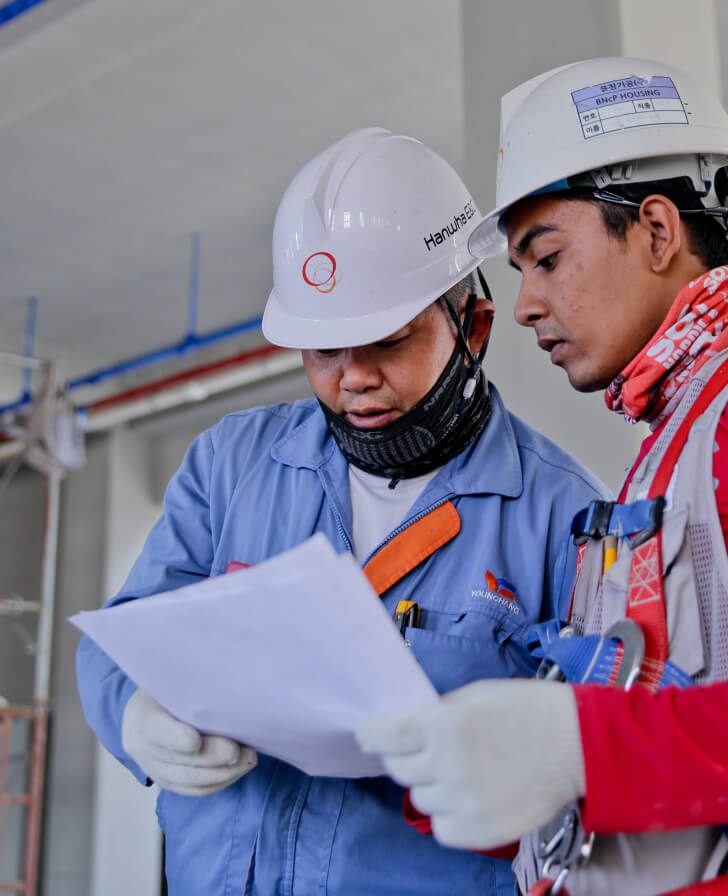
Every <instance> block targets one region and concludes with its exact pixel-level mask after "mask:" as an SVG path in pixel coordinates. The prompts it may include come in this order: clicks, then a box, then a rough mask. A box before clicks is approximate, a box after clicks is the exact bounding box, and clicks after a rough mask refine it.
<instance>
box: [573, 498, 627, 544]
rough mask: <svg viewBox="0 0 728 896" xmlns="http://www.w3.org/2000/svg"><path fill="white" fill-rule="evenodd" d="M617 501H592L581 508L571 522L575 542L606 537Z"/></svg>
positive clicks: (580, 542) (581, 542)
mask: <svg viewBox="0 0 728 896" xmlns="http://www.w3.org/2000/svg"><path fill="white" fill-rule="evenodd" d="M616 503H617V502H616V501H592V502H591V503H590V504H589V506H588V507H585V508H584V510H580V511H579V513H577V514H576V516H575V517H574V520H573V522H572V524H571V534H572V535H573V537H574V544H576V545H580V544H584V542H586V541H589V539H590V538H604V537H605V536H606V535H609V522H610V520H611V518H612V510H613V509H614V505H615V504H616Z"/></svg>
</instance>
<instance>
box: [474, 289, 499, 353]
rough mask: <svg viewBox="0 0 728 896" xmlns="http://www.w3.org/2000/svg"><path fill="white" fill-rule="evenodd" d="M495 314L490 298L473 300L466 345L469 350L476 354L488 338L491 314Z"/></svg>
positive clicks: (491, 322)
mask: <svg viewBox="0 0 728 896" xmlns="http://www.w3.org/2000/svg"><path fill="white" fill-rule="evenodd" d="M494 314H495V305H494V304H493V303H492V302H491V300H490V299H484V298H479V299H476V302H475V311H474V313H473V325H472V327H471V328H470V336H469V337H468V345H469V346H470V351H471V352H472V353H473V354H474V355H477V354H478V352H479V351H480V349H481V346H482V345H483V343H484V342H485V340H486V339H487V338H488V334H489V333H490V328H491V327H492V326H493V315H494Z"/></svg>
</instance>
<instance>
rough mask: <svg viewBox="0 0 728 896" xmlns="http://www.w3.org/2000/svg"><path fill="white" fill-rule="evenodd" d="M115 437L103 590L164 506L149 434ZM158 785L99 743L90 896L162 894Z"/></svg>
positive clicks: (119, 579) (117, 584) (119, 576)
mask: <svg viewBox="0 0 728 896" xmlns="http://www.w3.org/2000/svg"><path fill="white" fill-rule="evenodd" d="M109 438H110V443H109V478H108V496H107V508H108V511H107V523H106V546H107V547H106V557H105V566H106V572H105V584H106V587H105V591H106V594H107V595H108V596H111V595H113V594H115V593H116V592H117V591H118V590H119V589H120V588H121V586H122V584H123V582H124V579H125V578H126V575H127V573H128V572H129V569H130V568H131V565H132V563H133V562H134V560H135V559H136V556H137V554H138V553H139V550H140V549H141V546H142V543H143V541H144V538H145V537H146V533H147V532H148V531H149V529H150V528H151V527H152V525H153V523H154V522H155V520H156V518H157V517H158V516H159V513H160V510H161V508H160V507H159V505H158V504H157V503H156V502H154V501H153V500H152V499H151V498H150V497H149V489H148V487H147V479H148V477H147V468H148V463H147V452H146V444H145V442H144V440H143V439H142V438H141V437H140V436H138V435H136V436H135V435H133V434H132V433H130V432H129V431H128V430H126V429H124V428H119V429H117V430H114V431H113V432H112V433H111V435H110V437H109ZM155 791H156V787H154V788H145V787H142V786H141V785H140V784H139V783H138V782H137V781H136V780H135V779H134V778H133V777H132V775H131V774H130V773H129V772H128V771H127V770H126V769H125V768H124V767H123V766H122V765H121V764H120V763H118V762H117V761H116V759H114V758H113V757H112V756H111V755H110V754H109V753H107V752H106V750H104V749H103V747H101V746H99V747H98V753H97V764H96V793H95V807H94V808H95V811H94V828H93V857H92V863H91V864H92V867H91V896H129V894H130V893H133V894H135V896H158V894H159V891H160V881H161V833H160V831H159V827H158V825H157V819H156V815H155V812H154V802H155V798H156V792H155Z"/></svg>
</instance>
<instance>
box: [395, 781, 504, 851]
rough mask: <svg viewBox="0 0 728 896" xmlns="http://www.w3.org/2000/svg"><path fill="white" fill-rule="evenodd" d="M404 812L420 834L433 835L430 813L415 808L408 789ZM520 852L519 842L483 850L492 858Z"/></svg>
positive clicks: (403, 805) (406, 819)
mask: <svg viewBox="0 0 728 896" xmlns="http://www.w3.org/2000/svg"><path fill="white" fill-rule="evenodd" d="M402 814H403V815H404V820H405V821H406V822H407V824H410V825H412V827H413V828H414V829H415V830H417V831H419V832H420V834H428V835H430V836H431V835H432V823H431V821H430V816H429V815H423V813H422V812H420V811H419V809H415V807H414V806H413V805H412V800H411V799H410V792H409V790H407V791H406V792H405V795H404V802H403V803H402ZM475 851H476V852H480V850H475ZM517 853H518V844H517V843H509V844H507V845H506V846H497V847H496V848H495V849H488V850H483V851H482V854H483V855H486V856H490V858H491V859H508V860H509V861H512V860H513V859H515V857H516V854H517Z"/></svg>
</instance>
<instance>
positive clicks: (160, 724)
mask: <svg viewBox="0 0 728 896" xmlns="http://www.w3.org/2000/svg"><path fill="white" fill-rule="evenodd" d="M121 742H122V744H123V747H124V749H125V750H126V752H127V753H128V754H129V755H130V756H131V758H132V759H133V760H134V761H135V762H136V763H137V765H138V766H139V767H140V768H141V769H142V771H143V772H144V773H145V774H146V775H147V776H148V777H149V778H151V779H152V780H153V781H155V782H156V783H157V784H159V786H160V787H162V788H163V789H164V790H171V791H173V792H174V793H181V794H184V795H185V796H207V794H209V793H215V791H216V790H222V788H223V787H227V786H228V785H229V784H232V783H233V781H237V779H238V778H242V776H243V775H245V774H247V773H248V772H249V771H250V770H251V769H252V768H255V766H256V764H257V762H258V756H257V754H256V752H255V750H254V749H252V747H246V746H243V745H241V744H239V743H236V741H234V740H230V738H228V737H219V736H217V735H211V734H201V733H200V732H199V731H197V729H196V728H192V727H191V726H190V725H185V724H184V722H180V721H178V720H177V719H175V718H174V716H172V715H170V714H169V713H168V712H167V710H166V709H164V707H162V706H160V705H159V703H157V701H156V700H154V699H153V698H152V697H150V696H149V694H147V693H146V692H145V691H142V690H137V691H135V692H134V693H133V694H132V695H131V697H130V698H129V701H128V702H127V704H126V709H125V710H124V718H123V720H122V723H121Z"/></svg>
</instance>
